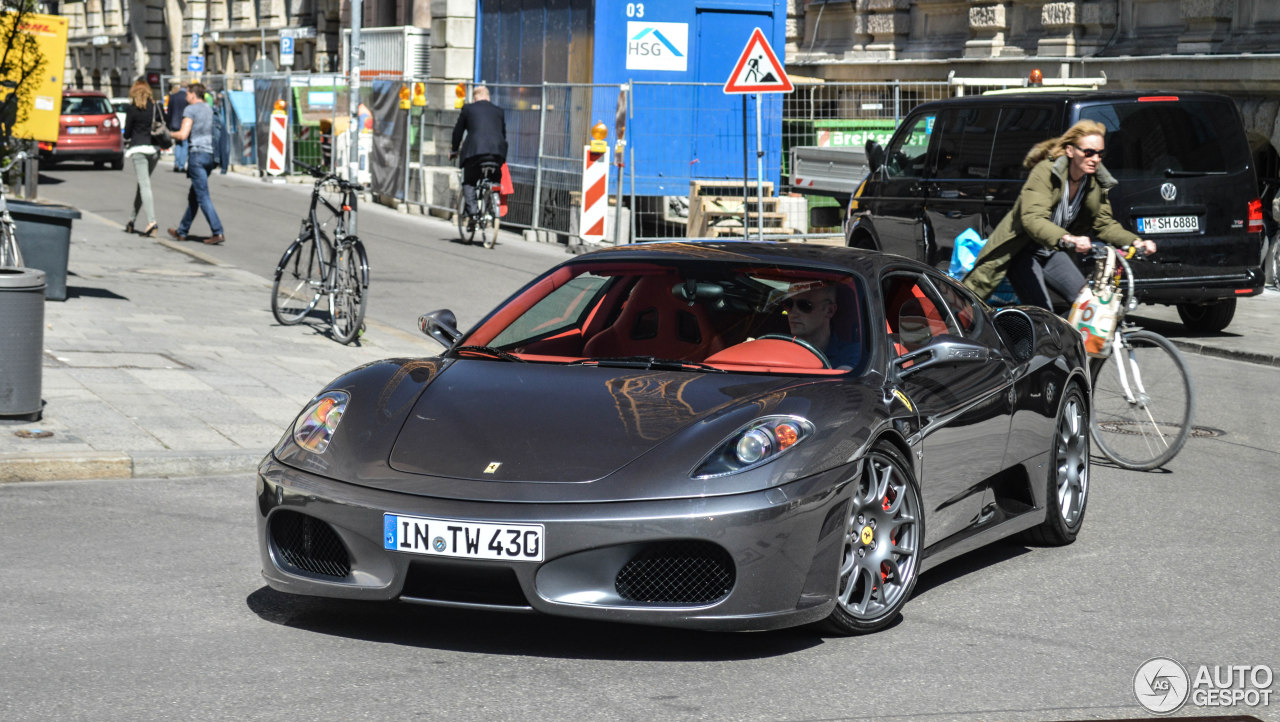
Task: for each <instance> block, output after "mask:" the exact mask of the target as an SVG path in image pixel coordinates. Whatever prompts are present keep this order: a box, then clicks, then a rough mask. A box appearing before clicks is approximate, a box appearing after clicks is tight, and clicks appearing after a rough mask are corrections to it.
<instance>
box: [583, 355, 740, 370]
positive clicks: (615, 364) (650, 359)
mask: <svg viewBox="0 0 1280 722" xmlns="http://www.w3.org/2000/svg"><path fill="white" fill-rule="evenodd" d="M573 363H574V365H577V366H601V367H608V368H622V369H649V370H655V369H656V370H659V371H707V372H709V373H715V374H725V373H729V372H728V371H725V370H724V369H718V368H716V367H715V366H708V365H707V364H704V363H700V362H698V361H681V360H680V359H667V358H657V357H654V356H621V357H616V358H591V359H582V360H581V361H574V362H573Z"/></svg>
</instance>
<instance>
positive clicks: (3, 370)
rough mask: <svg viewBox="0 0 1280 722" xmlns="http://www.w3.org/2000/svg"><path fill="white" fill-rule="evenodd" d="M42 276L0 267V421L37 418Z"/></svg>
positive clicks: (42, 319)
mask: <svg viewBox="0 0 1280 722" xmlns="http://www.w3.org/2000/svg"><path fill="white" fill-rule="evenodd" d="M44 289H45V273H44V271H41V270H38V269H35V268H0V418H5V417H22V416H25V417H28V418H29V419H30V420H32V421H34V420H37V419H39V418H40V371H41V365H42V364H41V354H42V353H43V351H44Z"/></svg>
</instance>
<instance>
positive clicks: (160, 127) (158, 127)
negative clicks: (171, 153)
mask: <svg viewBox="0 0 1280 722" xmlns="http://www.w3.org/2000/svg"><path fill="white" fill-rule="evenodd" d="M151 111H152V112H151V145H153V146H155V147H157V148H159V149H160V150H168V149H169V148H172V147H173V133H172V132H170V130H169V124H168V123H166V122H164V118H163V117H162V116H161V115H160V105H159V104H158V103H152V104H151Z"/></svg>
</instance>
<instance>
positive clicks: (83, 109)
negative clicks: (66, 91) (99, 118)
mask: <svg viewBox="0 0 1280 722" xmlns="http://www.w3.org/2000/svg"><path fill="white" fill-rule="evenodd" d="M114 112H115V111H114V110H112V109H111V103H108V102H107V99H106V98H103V97H101V96H98V95H87V96H86V95H79V96H66V97H64V98H63V99H62V114H63V115H110V114H112V113H114Z"/></svg>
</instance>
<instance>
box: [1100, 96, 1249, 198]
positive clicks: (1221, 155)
mask: <svg viewBox="0 0 1280 722" xmlns="http://www.w3.org/2000/svg"><path fill="white" fill-rule="evenodd" d="M1080 117H1081V118H1082V119H1088V120H1096V121H1098V122H1100V123H1102V124H1103V125H1105V126H1106V127H1107V153H1106V156H1105V157H1106V160H1105V163H1106V166H1107V170H1109V171H1111V174H1112V175H1114V176H1115V177H1116V178H1117V179H1119V180H1122V181H1123V180H1135V179H1145V180H1155V179H1164V178H1166V177H1167V171H1173V172H1174V173H1206V174H1208V173H1231V172H1235V171H1239V170H1242V169H1244V168H1245V167H1246V166H1247V165H1248V164H1249V162H1250V157H1249V147H1248V144H1247V143H1246V142H1245V137H1244V129H1243V128H1242V127H1241V125H1240V121H1239V119H1238V118H1239V116H1238V115H1237V114H1236V112H1235V108H1234V107H1232V106H1231V104H1230V102H1229V101H1221V102H1218V101H1210V100H1185V101H1150V102H1140V101H1137V100H1134V101H1128V102H1116V103H1108V104H1106V105H1090V106H1085V107H1083V108H1081V109H1080Z"/></svg>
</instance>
